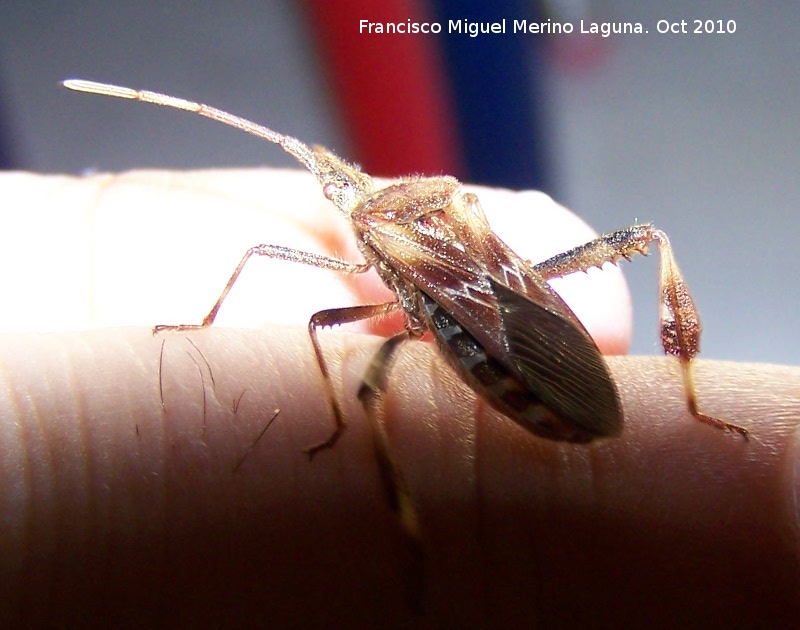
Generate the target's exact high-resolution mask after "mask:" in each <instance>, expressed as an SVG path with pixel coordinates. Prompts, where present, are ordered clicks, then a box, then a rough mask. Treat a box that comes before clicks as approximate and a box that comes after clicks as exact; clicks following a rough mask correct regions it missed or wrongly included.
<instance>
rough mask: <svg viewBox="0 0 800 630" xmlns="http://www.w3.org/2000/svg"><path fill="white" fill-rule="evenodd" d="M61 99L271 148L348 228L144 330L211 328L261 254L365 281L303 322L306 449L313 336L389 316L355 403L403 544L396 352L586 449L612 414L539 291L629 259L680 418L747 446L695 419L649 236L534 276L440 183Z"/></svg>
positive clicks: (688, 335)
mask: <svg viewBox="0 0 800 630" xmlns="http://www.w3.org/2000/svg"><path fill="white" fill-rule="evenodd" d="M64 85H65V86H66V87H68V88H69V89H72V90H77V91H80V92H90V93H94V94H101V95H106V96H115V97H119V98H125V99H132V100H138V101H144V102H147V103H154V104H156V105H164V106H167V107H172V108H176V109H182V110H185V111H189V112H192V113H195V114H199V115H201V116H206V117H207V118H211V119H212V120H216V121H218V122H222V123H225V124H226V125H231V126H233V127H237V128H239V129H242V130H243V131H246V132H248V133H251V134H253V135H255V136H258V137H260V138H264V139H265V140H268V141H270V142H273V143H275V144H277V145H280V147H281V148H282V149H283V150H284V151H286V152H287V153H289V154H290V155H292V156H293V157H294V158H296V159H297V161H298V162H300V163H301V164H302V165H303V166H304V167H305V168H306V169H308V170H309V171H310V172H311V173H312V174H313V175H314V176H315V177H316V178H317V180H318V181H319V183H320V185H321V186H322V192H323V194H324V195H325V197H326V198H327V199H329V200H330V201H332V202H333V204H334V205H335V206H336V207H337V208H338V209H339V211H340V212H342V213H343V214H344V215H345V216H346V217H348V218H349V219H350V221H351V223H352V227H353V231H354V233H355V237H356V243H357V245H358V248H359V250H360V251H361V253H362V255H363V256H364V262H362V263H354V262H347V261H344V260H340V259H337V258H331V257H328V256H322V255H319V254H313V253H309V252H304V251H298V250H294V249H289V248H286V247H281V246H278V245H257V246H255V247H252V248H250V249H249V250H248V251H247V252H246V253H245V255H244V256H243V257H242V259H241V261H240V262H239V265H238V266H237V267H236V269H235V270H234V272H233V274H232V275H231V277H230V279H229V280H228V283H227V284H226V285H225V288H224V289H223V291H222V294H221V295H220V296H219V299H218V300H217V302H216V303H215V304H214V306H213V308H212V309H211V311H210V312H209V313H208V315H206V317H205V319H203V322H202V323H201V324H196V325H177V326H157V327H156V328H155V329H154V332H160V331H164V330H178V331H185V330H195V329H199V328H205V327H207V326H210V325H211V324H213V322H214V319H215V318H216V316H217V312H218V311H219V309H220V307H221V306H222V303H223V302H224V300H225V298H226V296H227V295H228V292H229V291H230V290H231V288H232V287H233V285H234V284H235V282H236V279H237V278H238V276H239V274H240V273H241V271H242V269H243V268H244V266H245V265H246V264H247V261H248V260H250V258H251V257H252V256H266V257H268V258H279V259H282V260H288V261H293V262H298V263H302V264H305V265H312V266H314V267H320V268H322V269H329V270H332V271H339V272H344V273H350V274H359V273H364V272H366V271H369V270H371V269H374V270H375V271H377V273H378V274H379V276H380V277H381V279H382V280H383V282H384V283H385V284H386V285H387V286H388V287H389V288H390V289H391V290H393V291H394V293H395V294H396V296H397V299H396V300H395V301H392V302H388V303H385V304H370V305H362V306H352V307H347V308H337V309H330V310H325V311H321V312H319V313H316V314H314V315H313V316H312V317H311V319H310V321H309V324H308V331H309V335H310V336H311V341H312V343H313V346H314V351H315V353H316V356H317V361H318V363H319V367H320V370H321V372H322V376H323V383H324V387H325V395H326V396H327V398H328V400H329V402H330V404H331V408H332V410H333V415H334V420H335V423H336V426H335V429H334V431H333V433H332V434H331V435H330V437H329V438H328V439H327V440H325V441H324V442H322V443H320V444H317V445H315V446H313V447H311V448H310V449H308V454H309V455H313V454H314V453H316V452H318V451H319V450H320V449H323V448H328V447H331V446H333V445H334V443H335V442H336V440H337V439H338V438H339V436H340V435H341V433H342V430H343V429H344V426H345V423H344V418H343V417H342V411H341V407H340V405H339V403H338V401H337V399H336V396H335V394H334V391H333V386H332V384H331V379H330V373H329V370H328V365H327V362H326V361H325V356H324V354H323V352H322V348H321V346H320V343H319V339H318V335H317V331H318V330H319V329H320V328H324V327H325V326H332V325H337V324H344V323H349V322H355V321H359V320H363V319H367V318H372V317H378V316H381V315H384V314H386V313H389V312H392V311H397V310H401V311H403V312H404V314H405V330H404V331H403V332H401V333H399V334H397V335H395V336H393V337H391V338H389V339H387V340H386V341H385V342H384V344H383V346H381V348H380V350H379V351H378V352H377V354H376V355H375V357H374V358H373V360H372V362H371V363H370V366H369V368H368V369H367V372H366V374H365V376H364V379H363V382H362V385H361V388H360V390H359V392H358V397H359V399H360V400H361V401H362V403H363V405H364V407H365V409H366V412H367V415H368V417H369V418H370V421H371V423H372V426H373V434H374V436H375V446H376V453H377V458H378V462H379V466H380V470H381V473H382V475H383V478H384V480H385V484H386V488H387V490H388V493H389V498H390V502H391V504H392V506H393V507H394V508H395V509H396V510H397V512H398V514H399V517H400V520H401V522H402V524H403V526H404V528H405V530H406V531H407V532H409V533H410V534H411V535H412V536H414V537H418V536H419V535H420V530H419V524H418V521H417V511H416V509H415V507H414V503H413V500H412V497H411V494H410V492H409V490H408V488H407V486H406V483H405V478H404V476H403V474H402V472H401V470H400V467H399V466H398V465H397V463H396V462H395V461H394V457H393V455H392V451H391V448H390V447H389V442H388V439H387V434H386V431H385V428H384V424H383V419H382V415H381V405H380V399H381V396H382V393H383V392H385V391H386V388H387V373H388V371H389V368H390V365H391V361H392V357H393V355H394V353H395V350H396V349H397V347H398V346H399V345H400V343H401V342H402V341H405V340H407V339H411V338H419V337H421V336H422V335H423V334H424V333H425V332H426V331H430V332H431V333H432V335H433V337H434V339H435V340H436V342H437V345H438V347H439V349H440V351H441V353H442V355H443V356H444V357H445V358H446V359H447V360H448V362H449V363H450V364H451V365H452V366H453V368H454V369H455V370H456V371H457V372H458V373H459V374H460V375H461V376H462V377H463V379H464V380H465V381H466V382H467V383H468V384H469V385H470V387H471V388H472V389H473V390H474V391H475V392H476V393H477V394H478V395H479V396H481V397H483V398H484V399H485V400H487V401H488V402H489V403H490V404H492V405H493V406H494V407H496V408H497V409H498V410H499V411H501V412H502V413H503V414H505V415H507V416H508V417H510V418H512V419H513V420H515V421H516V422H518V423H519V424H520V425H522V426H523V427H524V428H526V429H527V430H529V431H531V432H532V433H535V434H537V435H540V436H543V437H546V438H549V439H553V440H565V441H569V442H578V443H586V442H590V441H591V440H593V439H595V438H599V437H609V436H614V435H616V434H618V433H619V432H620V431H621V429H622V421H623V412H622V408H621V402H620V399H619V394H618V393H617V388H616V385H615V383H614V380H613V378H612V376H611V373H610V371H609V369H608V367H607V365H606V362H605V360H604V359H603V357H602V355H601V354H600V351H599V350H598V349H597V346H596V345H595V343H594V341H593V340H592V338H591V337H590V336H589V334H588V332H587V331H586V329H585V328H584V327H583V325H582V324H581V323H580V321H578V319H577V317H576V316H575V315H574V314H573V312H572V310H570V308H569V307H568V306H567V304H566V303H565V302H564V301H563V300H562V299H561V298H560V297H559V296H558V294H557V293H555V292H554V291H553V290H552V289H551V288H550V286H549V285H548V284H547V281H548V280H550V279H552V278H557V277H560V276H564V275H567V274H571V273H575V272H578V271H585V270H587V269H589V268H591V267H601V266H602V265H603V264H604V263H606V262H612V263H616V262H618V261H619V260H620V259H622V258H626V259H629V258H630V257H632V256H633V255H634V254H646V253H647V249H648V246H649V245H650V244H651V243H656V244H657V246H658V250H659V253H660V257H661V260H660V263H661V265H660V288H661V343H662V346H663V347H664V351H665V352H666V353H667V354H671V355H674V356H676V357H677V358H678V359H679V360H680V365H681V369H682V373H683V384H684V389H685V393H686V401H687V404H688V408H689V411H690V412H691V414H692V415H693V416H694V417H695V418H697V419H698V420H700V421H702V422H705V423H707V424H710V425H712V426H714V427H716V428H719V429H725V430H728V431H733V432H736V433H739V434H740V435H742V436H743V437H744V438H745V439H747V437H748V432H747V430H746V429H744V428H742V427H739V426H736V425H734V424H730V423H728V422H726V421H724V420H721V419H719V418H715V417H713V416H709V415H707V414H705V413H703V412H701V411H700V410H699V408H698V404H697V394H696V390H695V385H694V380H693V377H692V359H693V358H694V357H695V355H696V354H697V352H698V348H699V336H700V321H699V317H698V314H697V309H696V308H695V305H694V302H693V300H692V298H691V295H690V294H689V291H688V289H687V287H686V284H685V282H684V280H683V276H682V275H681V272H680V270H679V269H678V266H677V264H676V263H675V259H674V257H673V254H672V248H671V246H670V243H669V240H668V239H667V236H666V235H665V234H664V233H663V232H661V231H660V230H657V229H655V228H654V227H653V226H652V225H650V224H643V225H634V226H633V227H629V228H626V229H622V230H619V231H616V232H612V233H610V234H607V235H605V236H601V237H599V238H597V239H595V240H592V241H590V242H588V243H586V244H585V245H581V246H580V247H575V248H573V249H571V250H569V251H566V252H564V253H562V254H558V255H556V256H553V257H552V258H550V259H548V260H545V261H544V262H541V263H538V264H531V263H529V262H527V261H525V260H522V259H521V258H520V257H519V256H517V255H516V254H515V253H514V252H513V251H511V249H510V248H509V247H508V246H507V245H506V244H505V243H504V242H503V241H501V240H500V238H498V236H497V235H496V234H495V233H494V232H492V230H491V228H490V227H489V224H488V222H487V220H486V217H485V216H484V214H483V211H482V209H481V206H480V203H479V202H478V199H477V197H476V196H475V195H474V194H471V193H465V192H463V191H462V190H461V185H460V183H459V182H458V181H457V180H456V179H455V178H453V177H409V178H406V179H402V180H399V181H397V182H395V183H391V184H388V185H386V186H384V187H377V186H376V185H375V183H374V182H373V180H372V178H371V177H370V176H369V175H367V174H366V173H363V172H362V171H361V170H360V169H359V168H358V167H356V166H354V165H352V164H349V163H347V162H345V161H344V160H341V159H340V158H338V157H337V156H335V155H334V154H333V153H331V152H330V151H328V150H327V149H324V148H322V147H319V146H315V147H309V146H307V145H306V144H304V143H303V142H300V141H299V140H297V139H295V138H292V137H289V136H285V135H283V134H280V133H277V132H275V131H272V130H271V129H268V128H266V127H262V126H261V125H257V124H255V123H252V122H250V121H247V120H244V119H242V118H239V117H237V116H233V115H231V114H228V113H226V112H223V111H221V110H219V109H215V108H213V107H209V106H207V105H202V104H200V103H194V102H191V101H186V100H183V99H180V98H175V97H172V96H167V95H164V94H158V93H155V92H148V91H137V90H132V89H129V88H124V87H118V86H113V85H106V84H101V83H94V82H90V81H81V80H70V81H65V82H64Z"/></svg>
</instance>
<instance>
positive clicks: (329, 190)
mask: <svg viewBox="0 0 800 630" xmlns="http://www.w3.org/2000/svg"><path fill="white" fill-rule="evenodd" d="M347 187H348V186H347V182H339V183H337V182H330V183H328V184H325V185H324V186H323V187H322V194H323V195H325V199H328V200H333V197H334V195H336V193H337V192H342V193H345V192H347Z"/></svg>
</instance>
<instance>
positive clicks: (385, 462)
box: [358, 332, 421, 540]
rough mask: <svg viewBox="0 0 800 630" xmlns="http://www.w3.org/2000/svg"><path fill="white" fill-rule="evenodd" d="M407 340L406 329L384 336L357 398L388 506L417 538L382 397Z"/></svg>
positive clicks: (414, 516) (414, 512)
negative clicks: (368, 426) (369, 428)
mask: <svg viewBox="0 0 800 630" xmlns="http://www.w3.org/2000/svg"><path fill="white" fill-rule="evenodd" d="M408 339H409V333H408V332H402V333H399V334H397V335H395V336H394V337H390V338H389V339H387V340H386V341H385V342H384V343H383V345H382V346H381V347H380V349H379V350H378V352H377V353H375V355H374V356H373V357H372V360H371V361H370V364H369V367H368V368H367V371H366V373H365V374H364V377H363V379H362V381H361V387H360V388H359V390H358V399H359V400H360V401H361V404H362V405H364V409H365V411H366V413H367V417H368V418H369V421H370V425H371V426H372V439H373V442H374V445H375V456H376V457H377V460H378V469H379V471H380V475H381V480H382V481H383V487H384V490H385V491H386V497H387V500H388V502H389V505H390V507H391V508H392V510H394V511H395V512H396V513H397V516H398V518H399V520H400V525H401V527H402V528H403V531H405V532H406V533H407V534H408V535H409V536H410V537H411V538H412V539H414V540H419V539H420V535H421V534H420V524H419V517H418V513H417V509H416V506H415V505H414V501H413V499H412V498H411V492H410V490H409V488H408V483H407V482H406V478H405V476H404V475H403V473H402V470H401V469H400V466H399V465H398V463H397V460H396V459H395V457H394V454H393V453H392V449H391V446H390V444H389V436H388V434H387V432H386V422H385V417H384V413H383V406H382V404H381V399H382V397H383V394H384V392H386V390H387V377H388V374H389V371H390V370H391V368H392V364H393V362H394V357H395V352H396V351H397V348H398V347H399V346H400V344H401V343H402V342H404V341H406V340H408Z"/></svg>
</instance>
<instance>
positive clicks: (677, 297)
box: [533, 224, 748, 439]
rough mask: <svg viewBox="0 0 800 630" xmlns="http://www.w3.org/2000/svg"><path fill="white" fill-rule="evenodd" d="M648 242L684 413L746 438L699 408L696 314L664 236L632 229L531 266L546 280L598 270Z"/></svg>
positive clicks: (644, 227)
mask: <svg viewBox="0 0 800 630" xmlns="http://www.w3.org/2000/svg"><path fill="white" fill-rule="evenodd" d="M651 243H656V244H657V245H658V251H659V254H660V272H659V290H660V302H661V318H660V319H661V345H662V347H663V348H664V352H666V353H667V354H671V355H672V356H675V357H678V359H680V362H681V371H682V374H683V385H684V390H685V392H686V403H687V406H688V407H689V411H690V413H691V414H692V415H693V416H694V417H695V418H697V419H698V420H700V421H702V422H705V423H706V424H710V425H712V426H714V427H717V428H719V429H725V430H726V431H732V432H735V433H739V434H740V435H742V436H743V437H744V438H745V439H748V431H747V429H745V428H743V427H740V426H737V425H735V424H731V423H729V422H726V421H725V420H721V419H720V418H715V417H714V416H710V415H708V414H705V413H703V412H702V411H700V410H699V408H698V404H697V389H696V387H695V383H694V377H693V375H692V364H691V362H692V359H693V358H694V357H695V356H696V355H697V353H698V352H699V350H700V316H699V315H698V313H697V307H696V306H695V304H694V300H693V299H692V296H691V294H690V293H689V288H688V287H687V286H686V282H685V280H684V279H683V274H681V271H680V269H679V268H678V264H677V263H676V262H675V256H674V255H673V253H672V246H671V245H670V243H669V239H668V238H667V235H666V234H664V232H662V231H661V230H657V229H656V228H654V227H653V226H652V225H650V224H643V225H634V226H632V227H629V228H626V229H623V230H618V231H616V232H612V233H611V234H606V235H604V236H601V237H599V238H597V239H595V240H593V241H589V242H588V243H585V244H584V245H580V246H578V247H575V248H573V249H570V250H568V251H566V252H563V253H561V254H557V255H555V256H553V257H552V258H549V259H547V260H545V261H544V262H541V263H538V264H536V265H533V268H534V269H535V270H536V271H538V272H539V273H540V274H542V276H543V277H544V278H545V280H549V279H551V278H558V277H561V276H565V275H568V274H570V273H574V272H576V271H586V270H587V269H589V268H590V267H602V266H603V264H604V263H606V262H612V263H616V262H618V261H619V260H620V259H621V258H625V259H627V260H630V258H631V257H632V256H633V255H634V254H642V255H646V254H647V250H648V247H649V245H650V244H651Z"/></svg>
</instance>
